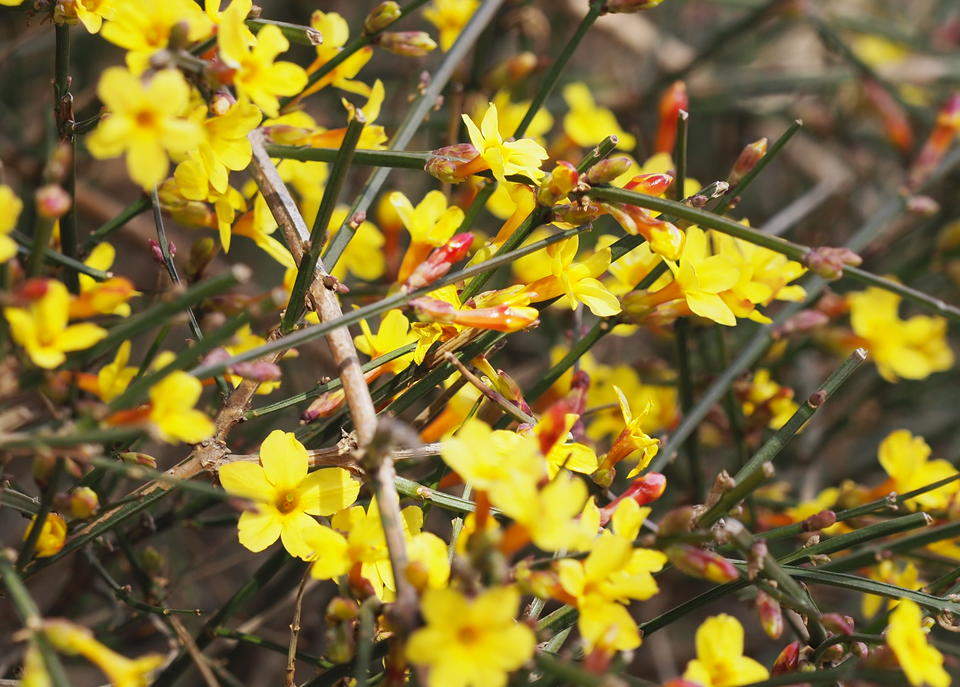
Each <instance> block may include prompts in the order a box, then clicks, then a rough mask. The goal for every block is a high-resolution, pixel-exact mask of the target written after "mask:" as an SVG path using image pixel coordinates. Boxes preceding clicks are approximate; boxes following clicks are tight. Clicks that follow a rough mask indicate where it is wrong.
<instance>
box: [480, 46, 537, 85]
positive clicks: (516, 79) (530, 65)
mask: <svg viewBox="0 0 960 687" xmlns="http://www.w3.org/2000/svg"><path fill="white" fill-rule="evenodd" d="M538 62H539V61H538V60H537V56H536V55H535V54H534V53H532V52H522V53H520V54H518V55H514V56H513V57H510V58H508V59H506V60H504V61H503V62H501V63H500V64H498V65H497V66H496V67H494V68H493V69H491V70H490V72H489V73H487V75H486V76H485V77H484V78H483V85H484V86H485V87H486V88H488V89H490V90H491V91H499V90H501V89H503V88H509V87H511V86H514V85H516V84H518V83H520V82H521V81H523V80H524V79H525V78H527V77H528V76H530V74H531V73H532V72H533V70H534V69H536V68H537V64H538Z"/></svg>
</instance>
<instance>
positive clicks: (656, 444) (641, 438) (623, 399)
mask: <svg viewBox="0 0 960 687" xmlns="http://www.w3.org/2000/svg"><path fill="white" fill-rule="evenodd" d="M613 390H614V392H615V393H616V394H617V405H618V406H619V407H620V414H621V415H622V416H623V425H624V427H623V430H622V431H621V432H620V434H618V435H617V438H616V441H614V442H613V445H612V446H611V447H610V451H609V452H608V453H607V455H606V458H605V459H604V467H612V466H614V465H616V464H617V463H619V462H620V461H622V460H629V459H631V458H632V457H633V455H634V454H635V453H637V452H639V453H640V456H639V458H638V459H637V464H636V465H635V466H634V468H633V469H632V470H631V471H630V472H629V473H628V474H627V477H634V476H636V475H639V474H640V471H641V470H643V469H644V468H646V467H647V465H649V464H650V461H651V460H653V457H654V456H655V455H657V452H658V451H659V450H660V441H659V440H658V439H654V438H652V437H651V436H650V435H649V434H647V433H646V432H644V431H643V424H644V420H643V416H644V415H646V414H647V413H648V412H649V410H650V406H651V404H650V403H649V402H648V403H647V405H646V407H645V408H644V410H643V412H642V413H640V414H639V415H637V416H636V417H634V415H633V412H632V411H631V410H630V402H629V401H628V400H627V396H626V394H624V393H623V390H622V389H620V387H618V386H617V385H614V386H613ZM628 500H629V499H628Z"/></svg>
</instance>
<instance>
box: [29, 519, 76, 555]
mask: <svg viewBox="0 0 960 687" xmlns="http://www.w3.org/2000/svg"><path fill="white" fill-rule="evenodd" d="M36 521H37V516H36V515H34V516H33V517H32V518H30V524H29V525H27V529H26V530H24V532H23V538H24V540H26V538H27V537H28V536H29V535H30V530H32V529H33V524H34V523H35V522H36ZM66 541H67V521H66V520H64V519H63V516H62V515H60V514H59V513H47V517H46V519H45V520H44V521H43V527H41V528H40V535H39V537H37V543H36V545H35V547H34V551H35V553H34V555H35V556H36V557H37V558H47V557H49V556H53V555H55V554H58V553H60V549H62V548H63V545H64V543H65V542H66Z"/></svg>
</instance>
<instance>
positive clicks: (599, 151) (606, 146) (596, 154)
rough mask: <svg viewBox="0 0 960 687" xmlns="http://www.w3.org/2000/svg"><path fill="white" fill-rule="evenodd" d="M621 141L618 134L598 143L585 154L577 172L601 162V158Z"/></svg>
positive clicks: (581, 172) (584, 170)
mask: <svg viewBox="0 0 960 687" xmlns="http://www.w3.org/2000/svg"><path fill="white" fill-rule="evenodd" d="M619 142H620V139H619V138H618V137H617V136H613V135H611V136H607V137H606V138H605V139H603V140H602V141H600V142H599V143H598V144H597V147H596V148H593V149H592V150H591V151H590V152H588V153H587V154H586V155H584V156H583V159H582V160H580V164H578V165H577V172H579V173H580V174H583V173H584V172H586V171H587V170H588V169H590V168H591V167H593V166H594V165H595V164H597V163H598V162H600V160H603V159H605V158H606V157H607V156H608V155H609V154H610V153H612V152H613V151H614V150H615V149H616V147H617V144H618V143H619Z"/></svg>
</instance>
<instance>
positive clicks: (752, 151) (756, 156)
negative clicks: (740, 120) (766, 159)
mask: <svg viewBox="0 0 960 687" xmlns="http://www.w3.org/2000/svg"><path fill="white" fill-rule="evenodd" d="M766 154H767V139H766V137H764V138H761V139H759V140H757V141H754V142H753V143H749V144H747V145H746V146H745V147H744V149H743V150H742V151H740V156H739V157H738V158H737V161H736V162H734V163H733V169H731V170H730V175H729V176H728V177H727V182H728V183H729V184H730V185H731V186H733V185H735V184H737V183H739V182H740V180H741V179H743V177H745V176H746V175H747V174H748V173H749V172H750V170H752V169H753V168H754V167H756V166H757V163H758V162H760V158H762V157H763V156H764V155H766Z"/></svg>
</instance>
